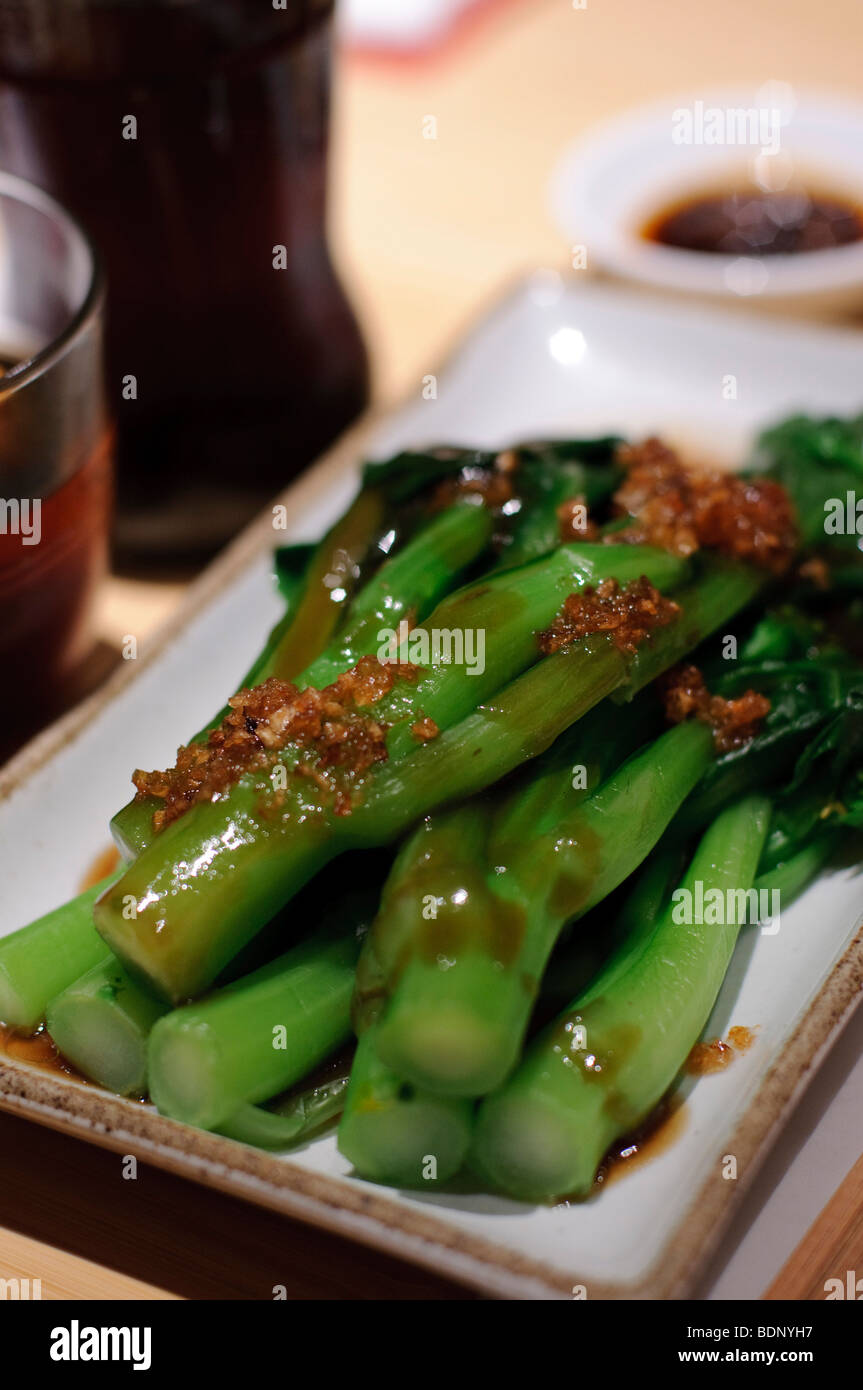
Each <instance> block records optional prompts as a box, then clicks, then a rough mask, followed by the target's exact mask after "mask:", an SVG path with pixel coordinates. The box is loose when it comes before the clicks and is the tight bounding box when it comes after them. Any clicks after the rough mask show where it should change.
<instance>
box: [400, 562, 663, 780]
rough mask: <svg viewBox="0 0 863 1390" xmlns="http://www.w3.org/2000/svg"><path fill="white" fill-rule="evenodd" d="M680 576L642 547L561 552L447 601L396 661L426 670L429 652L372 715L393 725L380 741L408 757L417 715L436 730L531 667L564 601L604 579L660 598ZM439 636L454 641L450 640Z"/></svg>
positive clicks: (413, 634)
mask: <svg viewBox="0 0 863 1390" xmlns="http://www.w3.org/2000/svg"><path fill="white" fill-rule="evenodd" d="M687 572H688V566H687V565H686V564H685V563H683V562H681V561H680V560H679V559H677V558H676V557H675V556H672V555H669V554H667V553H666V552H665V551H660V550H654V549H651V548H650V547H647V546H628V545H607V546H605V545H603V546H599V545H592V544H585V545H562V546H560V547H559V548H558V549H557V550H555V551H553V552H552V553H551V554H550V555H547V556H545V557H544V558H543V559H540V560H535V561H534V562H533V563H532V564H529V565H525V566H523V567H522V568H521V569H517V570H506V571H504V572H502V573H498V574H495V575H493V576H492V577H491V578H489V579H486V580H480V581H479V582H478V583H476V584H472V585H469V586H468V587H467V588H465V589H461V590H459V592H458V593H455V594H452V595H450V597H449V598H447V599H444V601H443V602H442V603H441V604H439V605H438V607H437V608H436V609H435V610H434V612H433V613H432V614H431V615H430V616H429V617H428V618H427V619H426V621H425V622H424V623H422V624H420V625H419V626H418V627H417V628H415V629H414V630H413V631H412V632H411V634H410V637H409V639H408V640H407V641H406V642H405V643H404V644H403V645H402V647H401V648H400V651H399V655H400V657H401V659H403V660H406V661H414V662H416V663H417V664H418V665H420V666H426V665H428V662H429V655H428V654H429V653H430V654H431V656H432V664H431V669H429V670H428V673H427V674H426V675H424V676H422V678H421V679H420V680H419V681H418V682H417V683H416V685H413V686H411V687H409V688H405V687H402V688H399V689H398V690H397V691H395V692H394V693H393V695H392V696H391V697H389V698H388V699H385V700H383V701H381V704H380V706H379V707H377V708H376V712H377V713H379V716H380V718H381V719H383V720H384V721H385V722H386V723H389V724H392V725H394V727H393V728H392V729H391V730H390V733H389V736H388V738H387V748H388V751H389V756H390V759H391V760H396V759H398V758H401V757H404V756H406V755H407V754H410V753H411V752H412V751H413V749H414V747H415V742H414V739H413V736H412V734H411V725H412V724H413V723H414V721H415V720H416V718H417V717H418V715H419V714H422V715H425V716H427V717H428V718H430V719H433V720H434V721H435V723H436V724H437V726H438V728H440V729H447V728H450V727H451V725H453V724H455V723H456V722H457V721H458V720H459V719H464V718H465V716H466V715H468V714H469V713H470V711H471V710H472V709H475V708H476V706H477V705H478V704H479V703H480V702H481V701H483V700H486V699H489V698H490V697H491V696H493V695H494V693H495V692H496V691H497V690H500V689H501V687H502V686H503V685H505V684H506V682H507V681H510V680H512V679H513V678H514V677H515V676H517V675H518V673H519V672H520V671H523V670H525V669H526V668H527V667H528V666H530V665H532V664H533V663H534V662H535V661H537V660H538V658H539V655H540V651H539V645H538V643H537V637H536V635H537V632H538V631H539V630H541V629H543V628H546V627H548V626H549V625H550V624H551V622H552V621H553V620H554V618H555V616H556V615H557V613H558V612H559V610H560V608H561V605H562V604H563V602H564V600H565V599H566V598H567V596H568V595H569V594H571V593H573V592H576V591H578V590H580V589H583V588H584V587H585V586H587V585H596V584H599V583H601V582H602V580H603V579H607V578H611V577H614V578H616V579H617V580H618V581H619V582H620V584H621V585H625V584H627V583H628V582H629V581H630V580H635V579H638V578H639V577H640V576H641V575H643V574H644V575H647V577H648V579H650V580H651V581H652V582H653V583H654V584H655V585H656V586H657V588H659V589H660V590H662V591H663V592H667V591H670V590H674V589H675V588H677V587H679V585H680V584H681V583H682V582H683V581H684V579H685V578H686V575H687ZM436 633H437V634H438V638H437V647H438V648H439V651H438V652H437V653H436V651H435V645H436V644H435V634H436ZM442 634H453V636H454V640H453V641H452V642H450V641H449V640H447V639H444V638H443V637H442V636H441V635H442ZM460 649H463V652H464V657H463V659H461V660H460V659H459V655H458V653H459V651H460Z"/></svg>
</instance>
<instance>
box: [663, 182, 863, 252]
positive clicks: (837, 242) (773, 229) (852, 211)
mask: <svg viewBox="0 0 863 1390" xmlns="http://www.w3.org/2000/svg"><path fill="white" fill-rule="evenodd" d="M642 235H643V236H644V237H645V239H646V240H647V241H654V242H658V243H659V244H660V245H662V246H676V247H679V248H680V249H681V250H684V251H701V252H705V253H707V254H708V255H723V256H789V255H799V254H800V253H801V252H806V251H824V250H828V249H830V248H833V247H836V246H848V245H850V244H851V243H853V242H855V241H860V240H861V238H863V209H861V208H858V207H856V206H855V205H854V204H853V203H852V202H851V201H850V200H849V199H847V198H844V197H842V196H840V195H836V194H830V195H826V194H824V195H822V194H816V193H813V192H810V193H807V192H805V191H804V190H802V189H793V190H783V191H782V192H776V193H767V192H764V191H763V190H762V189H758V188H752V189H745V188H744V189H740V190H737V191H729V192H725V193H708V194H700V195H698V196H696V197H693V198H687V199H686V200H684V201H682V202H680V203H678V204H676V205H674V206H672V207H670V208H666V209H664V211H662V212H661V213H658V214H657V215H655V216H654V217H652V218H651V219H650V221H649V222H648V223H647V224H646V226H645V227H644V228H643V231H642Z"/></svg>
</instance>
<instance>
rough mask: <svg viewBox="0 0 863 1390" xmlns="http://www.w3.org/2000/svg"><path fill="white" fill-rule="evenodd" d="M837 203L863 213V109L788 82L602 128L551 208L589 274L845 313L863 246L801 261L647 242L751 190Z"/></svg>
mask: <svg viewBox="0 0 863 1390" xmlns="http://www.w3.org/2000/svg"><path fill="white" fill-rule="evenodd" d="M753 185H754V186H755V187H761V188H763V189H764V190H765V191H774V192H778V191H782V190H784V189H787V188H794V189H797V188H802V189H804V190H807V191H810V192H815V193H820V194H822V195H824V194H833V195H836V196H839V197H841V198H843V199H845V200H847V201H848V202H850V203H851V204H852V205H853V206H855V207H857V208H861V207H863V105H860V104H857V103H854V102H852V101H846V100H842V99H840V98H837V97H835V96H819V95H817V94H814V93H795V91H794V90H793V89H792V88H790V87H789V86H788V84H787V83H781V82H768V83H766V84H764V86H762V87H761V88H759V89H757V90H751V89H750V90H745V89H734V88H732V89H727V90H722V91H714V92H709V93H704V94H702V95H700V96H694V95H692V94H689V95H685V96H679V95H678V96H670V97H667V98H664V99H663V100H662V101H660V102H657V103H656V104H655V105H651V106H647V107H639V108H636V109H635V110H631V111H627V112H626V113H625V114H624V115H622V116H620V117H618V118H616V119H615V120H613V121H611V122H609V123H607V124H603V125H600V126H596V127H593V128H592V129H591V131H590V133H589V134H588V135H587V136H586V137H585V138H584V139H583V140H580V141H578V142H577V143H576V144H575V145H574V146H573V147H572V148H571V149H570V150H569V151H568V152H567V153H566V154H565V155H564V157H563V159H562V161H561V163H560V165H559V166H558V168H557V171H556V173H555V175H554V178H553V183H552V193H551V198H552V209H553V212H554V215H555V216H556V219H557V221H558V223H559V224H560V226H561V227H562V228H563V230H564V232H565V233H566V235H567V237H568V238H569V240H570V243H571V246H572V247H573V252H574V262H575V264H576V265H578V264H579V263H580V255H579V251H578V250H577V249H576V248H583V252H582V253H581V254H582V255H583V257H584V258H585V259H586V264H587V267H588V268H590V269H594V268H596V269H602V270H606V271H611V272H612V273H613V274H615V275H620V276H622V277H624V278H626V279H629V280H633V281H637V282H639V283H641V284H644V285H650V286H653V287H654V288H657V289H663V290H672V291H675V292H677V293H682V294H688V295H702V296H709V297H710V298H713V299H716V300H724V301H726V302H730V303H734V302H739V301H744V302H745V301H748V302H749V303H750V304H751V303H752V302H753V301H754V302H755V303H757V305H758V307H765V308H770V309H777V310H780V311H783V312H795V313H812V314H827V315H840V314H843V313H849V312H852V311H853V310H855V309H856V308H858V307H859V306H860V305H861V304H863V241H860V242H854V243H851V244H849V245H846V246H839V247H835V248H829V249H825V250H819V251H805V252H798V253H796V254H791V255H771V256H760V257H758V256H749V257H742V256H731V255H722V254H718V253H713V252H710V253H705V252H702V251H688V250H682V249H678V248H677V247H672V246H665V245H661V244H659V243H657V242H652V241H650V240H648V239H647V237H646V236H645V234H644V229H645V226H646V225H647V224H648V223H649V222H650V221H651V220H652V219H653V218H654V217H656V216H657V215H659V214H661V213H662V212H663V211H665V210H667V209H669V208H671V207H674V206H678V205H679V204H680V203H681V202H683V201H685V200H686V199H687V198H690V197H695V196H698V195H703V194H709V193H718V192H723V193H725V192H730V191H731V190H732V189H736V188H746V187H748V186H753Z"/></svg>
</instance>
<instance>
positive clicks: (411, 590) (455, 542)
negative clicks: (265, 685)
mask: <svg viewBox="0 0 863 1390" xmlns="http://www.w3.org/2000/svg"><path fill="white" fill-rule="evenodd" d="M492 527H493V522H492V518H491V514H490V513H489V511H488V509H487V508H486V507H483V506H482V505H480V504H478V502H477V501H476V500H473V501H464V502H456V503H454V504H453V506H451V507H448V508H447V510H446V511H444V512H441V513H440V514H439V515H438V516H435V517H433V518H432V520H431V521H429V522H427V523H426V525H425V526H424V527H422V529H421V530H420V531H419V532H418V534H417V535H416V536H415V537H414V538H413V539H412V540H410V541H408V543H407V544H406V545H405V546H404V547H403V548H402V549H401V550H400V551H397V552H396V554H395V555H394V556H393V558H392V559H391V560H387V561H385V562H384V564H383V565H381V567H380V569H379V570H378V571H377V573H376V574H374V575H373V576H372V578H371V579H370V580H369V581H368V583H367V584H365V585H364V586H363V587H362V588H361V589H360V590H359V592H358V593H357V595H356V598H355V599H354V600H353V602H352V604H351V606H350V609H349V610H348V612H347V614H346V617H345V621H344V622H343V624H342V626H341V628H340V629H339V631H338V632H337V633H336V635H335V638H334V639H333V641H332V642H331V643H330V644H329V645H328V647H327V649H326V651H324V652H322V653H321V655H320V656H319V657H317V658H316V659H315V660H314V661H312V662H311V664H310V665H308V666H307V667H306V668H305V669H304V670H303V672H302V673H301V675H299V676H297V677H296V678H295V679H296V683H297V684H298V685H312V686H315V688H316V689H319V690H320V689H322V688H323V687H324V686H326V685H329V684H330V683H331V682H332V681H334V680H335V678H336V677H337V676H339V675H341V673H342V672H343V671H346V670H347V669H348V668H349V667H350V666H353V664H354V663H355V662H356V661H358V660H359V658H360V657H361V656H367V655H372V654H373V653H375V652H377V650H378V648H379V647H381V646H382V645H383V644H384V639H383V638H382V636H381V632H382V630H383V629H393V630H396V629H398V626H399V623H400V622H402V621H405V622H410V623H413V622H416V621H417V619H421V618H424V617H425V616H426V614H427V613H428V612H429V611H430V610H431V609H432V608H434V607H435V606H436V605H437V604H438V603H440V602H441V600H442V599H443V598H444V596H445V595H446V594H448V593H449V592H450V591H451V590H452V589H454V588H455V586H456V584H457V583H458V581H459V579H460V577H461V576H462V575H463V574H464V572H465V570H466V569H467V567H468V566H469V565H471V564H473V562H474V561H475V560H477V559H478V558H479V556H480V555H481V554H482V552H483V551H484V550H485V548H486V546H487V545H488V543H489V541H490V540H491V533H492Z"/></svg>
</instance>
